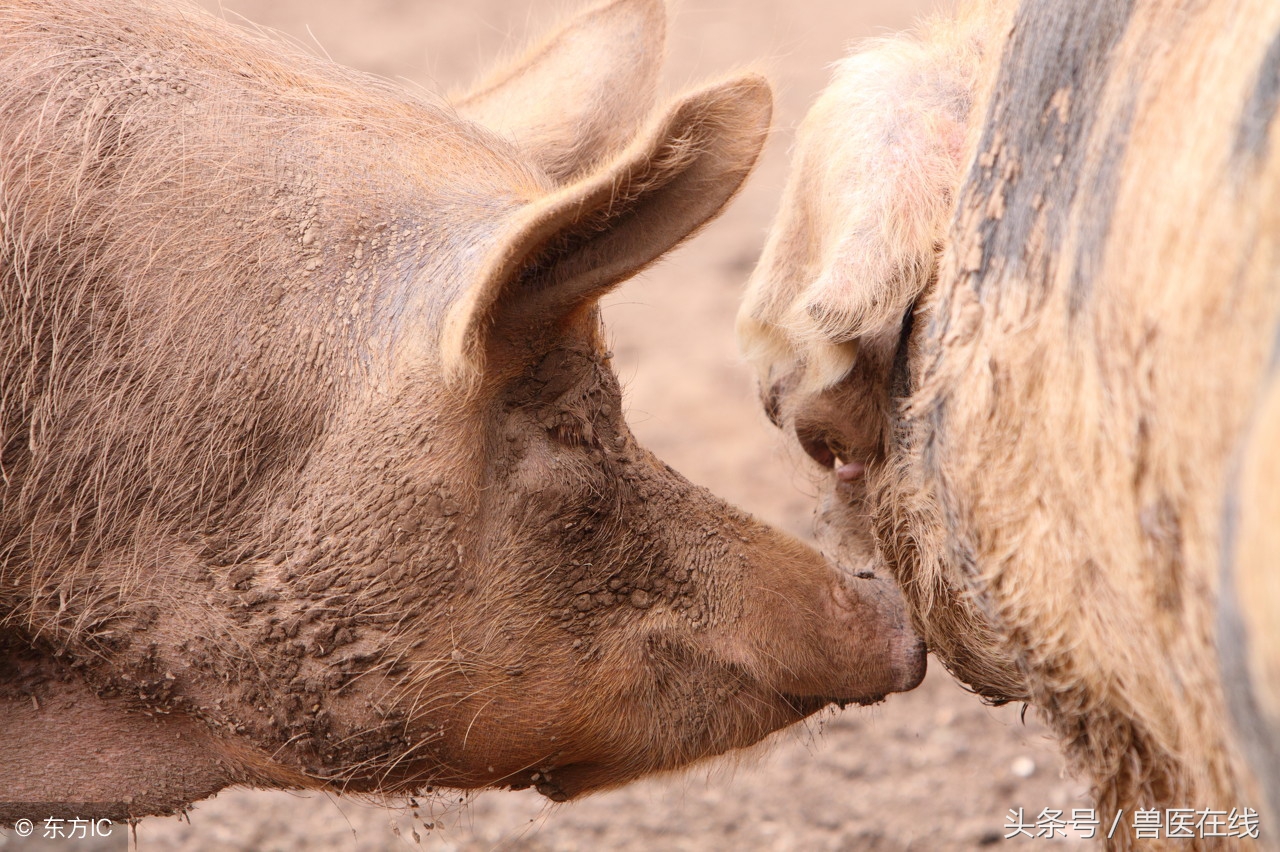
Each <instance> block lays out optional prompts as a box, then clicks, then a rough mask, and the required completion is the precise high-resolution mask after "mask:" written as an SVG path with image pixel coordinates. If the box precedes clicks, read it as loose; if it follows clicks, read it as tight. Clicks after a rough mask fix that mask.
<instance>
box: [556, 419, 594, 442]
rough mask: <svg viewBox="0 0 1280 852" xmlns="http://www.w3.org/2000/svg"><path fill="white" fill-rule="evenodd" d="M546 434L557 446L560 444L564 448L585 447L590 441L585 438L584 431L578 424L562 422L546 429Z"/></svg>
mask: <svg viewBox="0 0 1280 852" xmlns="http://www.w3.org/2000/svg"><path fill="white" fill-rule="evenodd" d="M547 434H549V435H550V436H551V439H552V440H553V441H555V442H556V443H557V444H562V445H564V446H566V447H587V446H590V445H591V441H590V439H588V438H587V433H586V429H585V428H584V427H583V426H582V424H580V423H576V422H572V421H562V422H560V423H557V424H556V425H554V426H552V427H551V428H550V429H548V430H547Z"/></svg>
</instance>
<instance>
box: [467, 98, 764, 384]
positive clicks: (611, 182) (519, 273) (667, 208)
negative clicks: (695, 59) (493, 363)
mask: <svg viewBox="0 0 1280 852" xmlns="http://www.w3.org/2000/svg"><path fill="white" fill-rule="evenodd" d="M771 112H772V94H771V92H770V89H769V84H768V83H767V82H766V81H765V80H764V78H762V77H759V76H755V75H747V76H744V77H740V78H737V79H733V80H729V81H726V82H723V83H720V84H717V85H713V86H710V87H708V88H705V89H702V90H700V91H697V92H694V93H692V94H689V95H686V96H685V97H683V98H682V99H680V100H678V101H676V102H675V103H674V105H673V106H672V107H671V108H670V109H668V110H667V111H666V113H665V114H663V115H662V116H661V117H660V118H659V119H658V120H657V121H656V122H654V123H653V124H652V125H650V127H649V128H648V129H647V130H646V131H645V132H644V133H641V134H640V135H639V136H638V137H637V138H636V140H635V141H634V142H632V144H631V145H629V146H628V147H627V148H626V149H625V150H624V151H622V152H621V153H620V154H619V155H618V156H617V157H615V158H614V159H612V160H611V161H609V162H608V163H606V164H604V165H603V166H601V167H600V168H599V169H597V170H595V171H594V172H592V173H591V174H589V175H586V176H585V177H583V178H582V179H580V180H579V181H577V182H576V183H573V184H570V185H569V186H565V187H562V188H560V189H559V190H558V191H556V192H554V193H552V194H550V195H548V196H546V197H545V198H543V199H541V200H539V201H535V202H533V203H531V204H530V205H528V206H527V207H525V208H524V209H523V210H521V211H520V212H519V213H518V214H516V216H515V217H514V219H513V221H511V223H510V224H509V225H508V227H507V228H506V229H505V231H504V234H503V236H501V237H499V239H498V244H497V246H496V247H495V249H494V250H493V252H492V253H491V254H490V255H489V257H488V258H487V260H486V262H485V263H484V265H483V272H482V273H481V275H480V277H479V278H478V279H477V282H476V284H475V285H474V286H473V287H472V288H471V289H470V290H469V291H467V292H466V293H464V294H463V295H462V296H461V297H460V298H459V300H458V301H457V302H456V303H455V304H454V305H453V307H452V308H451V309H450V312H449V314H448V316H447V317H446V319H445V326H444V329H443V334H442V337H441V346H442V352H441V355H442V362H443V366H444V369H445V375H446V376H449V377H451V378H459V377H466V378H472V379H474V378H475V377H477V376H479V375H480V374H481V373H482V371H483V369H484V357H485V354H486V352H487V351H488V349H489V348H490V346H491V345H492V344H493V342H494V341H495V340H506V341H514V342H517V343H518V342H519V341H522V340H531V341H532V340H535V338H537V337H538V336H539V335H542V334H544V333H545V332H546V331H547V330H548V329H550V328H552V327H554V326H555V325H556V324H557V323H560V322H563V321H564V320H565V319H567V318H568V317H569V316H570V315H571V314H574V313H575V312H577V311H579V310H581V309H583V308H586V307H590V306H593V305H594V304H595V302H596V300H598V299H599V298H600V297H601V296H603V295H604V294H605V293H606V292H608V291H609V290H610V289H611V288H613V287H614V286H615V285H617V284H619V283H621V282H622V281H623V280H625V279H627V278H629V277H630V276H632V275H634V274H635V273H637V272H639V271H640V270H641V269H643V268H644V267H646V266H648V265H649V264H650V263H652V262H653V261H654V260H656V259H657V258H658V257H660V256H661V255H662V254H663V253H665V252H666V251H668V250H669V249H671V248H672V247H674V246H675V245H677V244H678V243H680V242H681V241H682V240H684V239H685V238H686V237H688V236H689V235H690V234H692V233H693V232H694V231H695V230H697V229H698V228H699V227H700V226H702V225H703V224H705V223H706V222H707V221H709V220H710V219H711V218H712V217H714V216H715V215H716V214H717V213H719V212H720V210H721V208H723V207H724V205H725V203H726V202H728V200H729V199H730V198H732V197H733V195H734V193H735V192H737V190H738V188H739V187H740V186H741V185H742V182H743V180H745V179H746V177H747V175H748V174H749V173H750V172H751V169H752V167H753V166H754V165H755V161H756V157H757V156H758V155H759V153H760V148H761V146H762V145H763V144H764V138H765V134H766V133H767V131H768V129H769V118H770V115H771Z"/></svg>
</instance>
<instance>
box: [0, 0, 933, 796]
mask: <svg viewBox="0 0 1280 852" xmlns="http://www.w3.org/2000/svg"><path fill="white" fill-rule="evenodd" d="M10 6H11V8H10V9H9V10H8V11H7V12H6V13H5V15H4V16H3V18H4V24H3V26H0V144H3V146H4V148H5V150H9V151H27V152H33V153H32V154H31V156H25V157H7V158H4V159H0V169H3V174H2V175H0V178H2V185H3V186H4V188H5V194H4V196H3V198H2V199H0V222H2V223H3V232H2V235H0V236H2V241H0V257H2V258H3V267H2V270H0V271H2V272H3V277H2V278H0V300H3V301H2V304H0V341H2V342H0V381H2V382H3V384H2V385H0V425H2V426H3V433H2V436H3V440H2V441H0V452H2V455H0V469H2V470H3V486H2V489H0V545H2V546H0V560H2V561H0V670H2V671H3V673H4V674H3V677H2V678H0V763H2V764H3V765H4V766H5V767H6V769H5V777H4V778H3V779H0V801H3V802H14V801H42V802H72V803H74V802H89V803H96V804H93V805H91V806H89V805H80V806H72V805H67V806H66V807H65V808H64V810H65V811H66V813H65V815H68V816H70V815H75V816H82V817H87V816H108V817H112V818H116V819H120V818H125V817H138V816H143V815H147V814H154V813H167V812H171V811H173V810H175V809H179V808H182V807H184V806H186V805H187V804H189V803H190V802H192V801H195V800H197V799H199V798H201V797H203V796H207V795H209V794H211V793H214V792H216V791H217V790H219V789H222V788H224V787H226V786H228V785H231V784H252V785H259V786H273V787H313V788H322V789H329V790H338V791H359V792H368V793H384V794H396V793H408V792H412V791H417V790H420V789H422V788H423V787H426V786H430V785H445V786H454V787H462V788H482V787H495V786H505V787H528V786H535V787H537V789H538V790H539V791H541V792H542V793H544V794H545V795H547V796H549V797H550V798H552V799H555V800H563V799H566V798H569V797H572V796H576V795H579V794H582V793H584V792H588V791H591V790H595V789H599V788H601V787H604V786H608V785H614V784H620V783H623V782H625V781H627V780H629V779H632V778H635V777H638V776H640V775H642V774H644V773H646V772H650V771H654V770H660V769H668V768H673V767H677V766H681V765H684V764H687V763H689V762H691V761H695V760H698V759H700V758H704V757H708V756H712V755H716V754H720V753H723V752H724V751H726V750H728V749H732V748H736V747H740V746H745V745H748V744H751V743H754V742H756V741H758V740H759V739H761V738H762V737H764V736H765V735H766V734H768V733H769V732H770V731H773V730H775V729H777V728H779V727H781V726H783V725H786V724H788V723H791V722H794V721H796V720H799V719H801V718H803V717H804V716H806V715H808V714H810V713H812V712H814V711H816V710H818V709H819V708H821V707H823V706H825V705H826V704H827V703H829V702H833V701H834V702H838V703H848V702H856V703H868V702H874V701H878V700H881V699H882V698H883V697H884V696H885V695H886V694H888V693H890V692H893V691H897V690H903V689H909V688H911V687H913V686H915V685H916V684H917V683H918V682H919V680H920V678H921V677H922V676H923V672H924V650H923V646H922V644H921V642H920V640H919V639H918V638H917V637H916V636H915V634H914V633H913V632H912V631H911V629H910V626H909V625H908V624H907V620H906V616H905V613H904V610H903V608H902V602H901V599H900V597H899V595H898V593H897V592H896V590H895V589H894V588H893V587H892V585H891V584H889V583H886V582H882V581H880V580H877V579H874V578H850V577H844V576H841V575H840V574H838V573H836V572H834V571H832V570H831V569H830V568H829V567H828V566H827V565H826V564H825V563H824V562H823V561H822V560H821V558H820V557H819V556H818V555H817V554H815V553H814V552H812V551H811V550H809V549H808V548H806V547H805V546H803V545H801V544H799V543H798V542H796V541H794V540H792V539H790V538H788V537H786V536H784V535H782V534H780V533H778V532H776V531H774V530H771V529H769V528H768V527H765V526H764V525H762V524H760V523H759V522H757V521H755V520H753V519H751V518H749V517H747V516H745V515H743V514H742V513H740V512H738V511H736V510H734V509H733V508H731V507H729V506H727V505H725V504H723V503H722V502H720V501H718V500H716V499H715V498H714V497H713V496H711V495H710V494H709V493H707V492H706V491H705V490H703V489H701V488H698V487H695V486H693V485H691V484H690V483H688V482H687V481H685V480H684V479H682V478H681V477H680V476H679V475H678V474H677V473H675V472H674V471H672V470H671V469H670V468H668V467H667V466H665V465H664V464H662V463H661V462H660V461H659V460H658V459H656V458H654V457H653V456H652V455H650V454H649V453H648V452H646V451H645V450H644V449H643V448H641V447H639V446H638V445H637V444H636V442H635V440H634V438H633V437H632V435H631V433H630V432H629V431H628V429H627V427H626V424H625V423H624V422H623V419H622V416H621V395H620V390H619V386H618V382H617V379H616V377H615V376H614V374H613V372H612V370H611V368H610V366H609V354H608V352H607V351H606V348H605V346H604V343H603V332H602V329H601V327H600V322H599V315H598V311H597V308H596V305H597V301H598V299H599V298H600V296H601V295H603V294H604V293H605V292H607V291H608V290H609V289H610V288H612V287H613V286H616V285H617V284H618V283H619V282H621V281H622V280H623V279H625V278H627V277H628V276H630V275H632V274H634V273H635V272H636V271H638V270H639V269H641V268H643V267H644V266H645V265H647V264H648V263H650V262H652V261H653V260H654V259H656V258H657V257H658V256H660V255H661V254H662V253H663V252H664V251H666V250H667V249H669V248H670V247H671V246H673V245H675V244H676V243H678V242H679V241H681V240H683V239H684V238H685V237H687V236H688V235H689V234H690V233H691V232H692V231H694V230H696V229H697V228H698V227H699V226H700V225H701V224H703V223H704V222H705V221H707V219H709V218H710V217H712V216H714V215H715V214H716V213H717V212H718V211H719V209H720V208H721V206H722V205H723V204H724V203H725V202H726V201H727V200H728V199H729V198H730V197H731V196H732V194H733V193H734V192H735V191H736V189H737V187H738V186H739V185H740V184H741V182H742V180H743V179H745V177H746V175H747V173H748V172H749V171H750V169H751V167H752V165H753V163H754V161H755V158H756V155H757V153H758V151H759V148H760V145H761V142H762V140H763V136H764V133H765V131H766V129H767V125H768V120H769V108H770V95H769V90H768V87H767V85H766V84H765V83H764V81H763V80H761V79H760V78H758V77H754V76H745V77H740V78H736V79H732V80H728V81H725V82H721V83H718V84H714V85H711V86H708V87H706V88H704V89H701V90H697V91H694V92H691V93H686V94H685V95H683V96H681V97H680V98H678V99H676V100H675V101H673V102H672V103H670V104H667V105H665V106H663V107H660V108H658V109H654V108H653V98H652V91H653V86H654V79H655V78H656V75H657V70H658V60H659V57H660V54H661V46H662V27H663V19H662V16H663V10H662V5H661V4H660V3H657V2H653V0H619V2H615V3H612V4H609V5H606V6H603V7H601V8H599V9H595V10H590V11H588V12H586V13H584V14H583V15H581V16H580V17H579V18H577V19H576V20H574V21H572V22H570V23H569V24H568V25H567V27H565V28H564V29H563V30H561V31H560V32H559V33H557V34H555V35H553V36H552V37H551V38H550V39H549V40H548V41H546V42H544V43H543V44H542V45H540V46H538V47H536V48H535V49H533V50H532V51H530V52H529V53H528V54H527V55H526V56H525V57H523V58H522V59H520V60H517V61H516V62H515V63H514V64H513V65H511V66H509V67H507V68H504V69H499V71H497V72H495V74H493V75H492V76H491V77H490V79H489V81H487V82H486V83H484V84H482V85H480V86H478V87H477V88H476V89H475V90H473V91H472V92H470V93H464V94H462V95H460V96H458V97H457V98H456V99H455V100H454V105H455V106H454V107H449V106H446V105H444V104H441V103H437V102H435V101H432V100H430V99H427V98H423V97H419V96H414V95H408V94H406V93H404V92H401V91H399V90H396V89H394V88H393V87H391V86H389V85H387V84H384V83H380V82H376V81H371V80H369V79H366V78H364V77H362V76H360V75H358V74H355V73H354V72H349V71H345V70H343V69H339V68H337V67H335V66H332V65H331V64H328V63H325V62H322V61H319V60H316V59H313V58H311V57H306V56H302V55H299V54H295V53H291V52H290V51H288V50H287V49H285V48H282V47H281V46H279V45H277V44H274V43H272V42H270V41H266V40H264V39H261V38H258V37H254V36H249V35H246V34H244V33H242V32H240V31H237V30H235V29H234V28H231V27H229V26H227V25H225V24H222V23H221V22H218V21H215V20H213V19H210V18H207V17H204V16H202V15H199V14H198V13H196V12H194V11H192V10H190V9H186V8H185V7H176V6H171V5H169V4H167V3H164V2H156V3H142V4H140V5H137V6H134V5H130V4H118V3H112V4H100V3H96V2H94V0H75V2H67V3H61V4H56V6H55V5H51V4H47V3H29V4H28V3H14V4H10ZM588 57H590V58H591V61H587V58H588ZM600 57H606V58H607V61H604V60H600V59H599V58H600ZM584 69H589V73H588V72H587V71H584ZM552 93H555V97H556V98H557V99H558V100H556V101H555V102H551V101H550V100H549V99H550V98H551V97H552ZM455 108H456V109H455ZM484 125H488V126H491V127H494V128H496V130H497V131H498V132H497V133H495V132H490V131H488V130H486V129H485V127H484ZM17 815H18V814H11V813H5V812H0V821H3V820H4V819H9V820H12V819H13V818H15V816H17ZM50 815H54V816H57V815H60V814H59V812H58V808H57V807H52V806H51V809H50Z"/></svg>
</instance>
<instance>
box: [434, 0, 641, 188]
mask: <svg viewBox="0 0 1280 852" xmlns="http://www.w3.org/2000/svg"><path fill="white" fill-rule="evenodd" d="M665 42H666V9H665V8H664V6H663V2H662V0H614V2H611V3H606V4H605V5H602V6H597V7H595V8H593V9H590V10H588V11H586V12H583V13H582V14H580V15H578V16H577V17H575V18H573V19H572V20H571V21H569V23H568V24H567V25H565V26H564V27H563V28H562V29H560V30H559V31H558V32H556V33H555V34H554V35H552V36H551V37H550V38H548V39H546V40H545V41H543V42H541V43H540V44H539V45H537V46H535V47H534V48H532V49H531V50H529V51H527V52H526V53H525V54H524V55H523V56H521V57H520V58H519V59H516V60H514V61H513V62H511V63H509V64H507V65H504V66H502V67H500V68H498V69H497V70H496V71H494V72H492V73H491V74H489V75H488V77H486V78H485V79H484V80H482V81H481V82H480V83H478V84H477V85H476V86H475V87H473V88H472V90H471V91H470V92H469V93H466V94H462V95H459V96H457V97H453V98H450V101H451V102H452V103H453V105H454V106H455V107H456V108H457V110H458V112H459V114H461V115H462V116H463V117H464V118H468V119H471V120H472V121H475V122H476V123H478V124H482V125H484V126H486V127H488V128H489V129H490V130H493V131H494V132H496V133H497V134H499V135H500V136H503V137H506V138H509V139H511V140H512V141H514V142H515V143H516V146H517V147H518V148H520V150H521V151H522V153H524V154H525V155H526V156H527V157H528V158H529V159H531V160H532V161H533V162H535V163H537V164H538V165H539V166H541V167H542V169H543V170H544V171H545V172H546V173H547V174H548V175H549V176H550V177H551V178H552V179H554V180H556V181H557V182H561V183H563V182H565V181H568V180H571V179H574V178H576V177H580V176H581V175H582V174H583V173H585V172H586V171H587V170H589V169H590V168H591V167H593V166H595V165H597V164H598V163H600V162H601V161H602V160H603V159H604V158H605V157H607V156H609V155H610V154H613V153H616V152H617V151H618V150H619V149H620V148H621V147H622V146H623V145H625V144H626V143H627V142H628V141H630V139H631V138H632V136H634V135H635V133H636V131H637V130H638V129H639V128H640V126H641V124H642V123H643V122H644V120H645V118H646V117H647V116H648V115H649V113H650V111H651V110H652V109H653V105H654V93H655V91H656V89H657V83H658V73H659V71H660V70H661V68H662V59H663V52H664V48H665Z"/></svg>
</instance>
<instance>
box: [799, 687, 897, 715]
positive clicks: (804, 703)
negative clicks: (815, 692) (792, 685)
mask: <svg viewBox="0 0 1280 852" xmlns="http://www.w3.org/2000/svg"><path fill="white" fill-rule="evenodd" d="M886 698H888V693H872V694H870V695H861V696H858V697H857V698H835V697H830V696H828V697H825V698H824V697H820V696H811V695H783V696H782V700H783V701H785V702H786V703H787V704H788V705H789V706H790V707H791V709H792V710H794V711H795V712H796V713H797V714H799V716H800V718H801V719H804V718H807V717H809V716H812V715H813V714H814V713H817V712H818V711H819V710H822V709H823V708H825V707H829V706H831V705H835V706H836V707H839V708H840V709H841V710H843V709H844V708H846V707H850V706H856V707H869V706H871V705H872V704H879V703H880V702H881V701H884V700H885V699H886Z"/></svg>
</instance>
